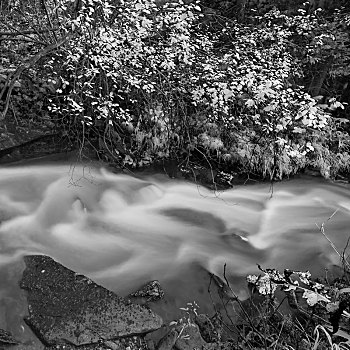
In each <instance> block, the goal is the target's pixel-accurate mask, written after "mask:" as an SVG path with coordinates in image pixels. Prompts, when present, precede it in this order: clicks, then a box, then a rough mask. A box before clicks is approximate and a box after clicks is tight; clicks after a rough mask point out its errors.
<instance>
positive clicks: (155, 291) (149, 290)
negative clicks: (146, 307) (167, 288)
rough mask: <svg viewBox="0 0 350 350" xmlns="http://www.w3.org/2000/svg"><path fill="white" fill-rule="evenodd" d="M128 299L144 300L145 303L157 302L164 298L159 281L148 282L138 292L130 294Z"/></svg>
mask: <svg viewBox="0 0 350 350" xmlns="http://www.w3.org/2000/svg"><path fill="white" fill-rule="evenodd" d="M130 297H134V298H145V299H146V301H157V300H160V299H162V298H163V297H164V291H163V289H162V287H161V285H160V283H159V281H157V280H155V281H150V282H148V283H147V284H145V285H144V286H142V287H141V288H140V289H139V290H137V291H136V292H134V293H131V294H130Z"/></svg>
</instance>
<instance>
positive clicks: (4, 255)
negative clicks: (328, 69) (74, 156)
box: [0, 165, 350, 341]
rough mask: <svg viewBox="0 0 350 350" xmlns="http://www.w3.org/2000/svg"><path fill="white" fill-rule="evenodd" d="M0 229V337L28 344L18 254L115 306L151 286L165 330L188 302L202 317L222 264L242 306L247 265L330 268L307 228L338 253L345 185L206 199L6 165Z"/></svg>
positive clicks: (173, 186) (349, 211) (162, 182)
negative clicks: (84, 284)
mask: <svg viewBox="0 0 350 350" xmlns="http://www.w3.org/2000/svg"><path fill="white" fill-rule="evenodd" d="M334 213H335V214H334ZM333 214H334V215H333ZM332 215H333V216H332ZM330 217H331V219H329V220H328V221H327V219H328V218H330ZM0 219H1V226H0V278H1V281H2V282H1V285H0V328H3V329H7V330H10V331H12V332H13V333H14V335H15V336H19V337H22V339H26V337H27V338H28V339H29V338H30V336H29V335H28V334H29V333H30V332H29V331H28V329H27V328H26V326H25V324H24V322H23V320H22V317H23V316H24V315H25V314H26V306H25V305H26V304H25V295H24V292H23V291H21V290H19V288H18V279H19V278H20V276H21V272H22V270H23V262H22V259H21V258H22V256H23V255H25V254H37V253H39V254H47V255H49V256H51V257H53V258H55V259H56V260H57V261H59V262H61V263H62V264H64V265H65V266H67V267H69V268H71V269H73V270H75V271H77V272H79V273H83V274H85V275H87V276H88V277H90V278H91V279H93V280H94V281H96V282H97V283H99V284H101V285H103V286H105V287H107V288H109V289H111V290H113V291H115V292H117V293H118V294H120V295H124V296H125V295H127V294H128V293H130V292H131V291H133V290H135V288H138V287H140V286H141V285H142V284H144V283H145V282H148V281H150V280H153V279H157V280H159V281H160V283H161V285H162V286H163V288H164V290H165V293H166V298H165V299H164V301H162V302H160V303H158V304H157V303H155V306H154V310H155V311H156V312H159V313H160V314H161V315H162V316H163V317H164V318H165V319H166V320H171V319H172V318H175V317H178V315H179V314H180V311H179V313H178V312H177V310H179V308H180V307H183V306H185V305H186V303H187V302H193V301H196V302H197V304H199V307H200V311H202V312H210V308H211V307H212V306H213V305H211V301H210V299H209V298H208V293H207V288H208V283H209V277H208V273H207V271H210V272H212V273H214V274H216V275H219V276H222V274H223V266H224V264H226V265H227V277H228V278H229V280H230V282H231V286H232V288H233V289H234V291H235V293H236V294H237V295H239V296H240V297H241V298H246V297H247V295H248V292H247V289H246V286H245V282H244V279H245V276H246V275H247V274H250V273H259V271H258V269H257V264H260V265H261V266H262V267H265V268H268V267H271V268H278V269H283V268H291V269H295V270H306V269H308V270H310V271H311V272H312V273H313V274H314V275H324V269H325V268H331V267H332V265H334V264H338V263H339V257H338V256H337V254H336V253H335V252H334V250H333V249H332V247H331V245H330V243H329V242H328V241H327V239H326V238H325V237H324V236H323V235H322V234H321V232H320V230H319V228H318V227H317V226H316V224H318V225H320V224H322V223H323V222H325V226H324V227H325V232H326V234H327V236H328V237H329V239H330V240H331V241H332V242H333V243H334V244H335V246H336V247H337V248H338V249H339V250H340V251H342V249H343V248H344V247H345V246H346V242H347V239H348V238H349V237H350V187H349V185H344V184H334V183H330V182H326V181H325V180H322V179H318V178H297V179H292V180H286V181H283V182H280V183H274V184H273V187H271V185H270V184H266V183H265V184H255V185H249V186H248V185H247V186H238V187H235V188H233V189H230V190H226V191H223V192H215V193H214V192H212V191H209V190H207V189H205V188H203V187H201V186H197V185H196V184H193V183H188V182H184V181H178V180H170V179H167V178H166V177H164V176H161V175H154V176H149V177H146V176H145V177H142V178H140V177H133V176H129V175H122V174H113V173H111V172H109V171H107V170H105V169H103V168H101V169H98V168H95V167H91V166H81V165H76V166H72V165H71V166H69V165H37V166H34V165H29V166H11V167H3V168H1V169H0ZM28 341H29V340H28Z"/></svg>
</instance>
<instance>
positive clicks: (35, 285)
mask: <svg viewBox="0 0 350 350" xmlns="http://www.w3.org/2000/svg"><path fill="white" fill-rule="evenodd" d="M24 260H25V263H26V269H25V271H24V272H23V277H22V280H21V282H20V285H21V288H23V289H25V290H27V291H28V295H27V300H28V310H29V316H28V317H26V319H25V321H26V323H27V324H28V325H29V326H30V327H31V328H32V330H33V331H34V332H35V334H36V335H37V336H38V337H39V339H40V340H41V341H42V342H43V343H45V344H46V345H55V344H73V345H76V346H79V345H87V344H94V343H98V342H101V341H107V340H113V339H118V338H120V337H128V336H132V335H143V334H146V333H148V332H151V331H154V330H156V329H158V328H159V327H161V326H162V323H163V322H162V319H161V318H160V316H158V315H156V314H154V313H153V312H152V311H151V310H150V309H148V308H146V307H143V306H141V305H135V304H131V303H130V302H129V301H126V300H125V299H123V298H121V297H119V296H117V295H116V294H114V293H113V292H111V291H109V290H107V289H105V288H103V287H101V286H99V285H97V284H96V283H94V282H93V281H91V280H90V279H89V278H87V277H85V276H83V275H79V274H76V273H75V272H73V271H71V270H69V269H67V268H66V267H64V266H62V265H61V264H59V263H57V262H56V261H54V260H53V259H51V258H50V257H48V256H43V255H31V256H26V257H25V258H24Z"/></svg>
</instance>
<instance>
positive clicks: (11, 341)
mask: <svg viewBox="0 0 350 350" xmlns="http://www.w3.org/2000/svg"><path fill="white" fill-rule="evenodd" d="M18 343H19V342H18V341H17V340H16V339H15V338H13V336H12V334H11V333H10V332H8V331H5V330H3V329H0V345H1V346H6V345H7V346H10V345H16V344H18Z"/></svg>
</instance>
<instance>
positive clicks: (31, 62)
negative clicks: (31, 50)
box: [0, 34, 70, 120]
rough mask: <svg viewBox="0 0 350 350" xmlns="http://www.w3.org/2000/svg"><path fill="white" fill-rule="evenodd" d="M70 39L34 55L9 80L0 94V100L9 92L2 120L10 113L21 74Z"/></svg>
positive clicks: (64, 39)
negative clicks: (13, 93) (12, 98)
mask: <svg viewBox="0 0 350 350" xmlns="http://www.w3.org/2000/svg"><path fill="white" fill-rule="evenodd" d="M69 38H70V35H69V34H68V35H65V36H64V37H63V38H61V39H60V40H59V41H57V42H56V43H53V44H51V45H48V46H47V47H45V48H44V49H43V50H42V51H40V52H38V53H37V54H36V55H34V56H33V57H32V58H31V59H29V60H28V61H27V62H25V63H22V64H21V65H20V66H19V67H18V68H17V69H16V71H15V72H14V73H13V75H12V77H10V78H9V80H10V82H9V83H7V84H5V86H4V88H3V89H2V91H1V93H0V99H1V97H2V96H3V95H4V94H5V92H6V91H7V88H8V91H7V95H6V101H5V107H4V110H3V112H2V113H1V112H0V120H3V119H4V118H5V116H6V113H7V111H8V108H9V103H10V99H11V94H12V90H13V88H14V86H15V84H16V81H17V80H18V79H19V77H20V76H21V74H22V73H23V72H24V71H25V70H26V69H29V68H30V67H31V66H33V65H34V64H35V63H36V62H38V61H39V60H40V59H41V58H43V57H44V56H46V55H47V54H49V53H50V52H51V51H53V50H55V49H57V48H59V47H60V46H62V45H63V44H65V43H66V42H67V41H68V40H69Z"/></svg>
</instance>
